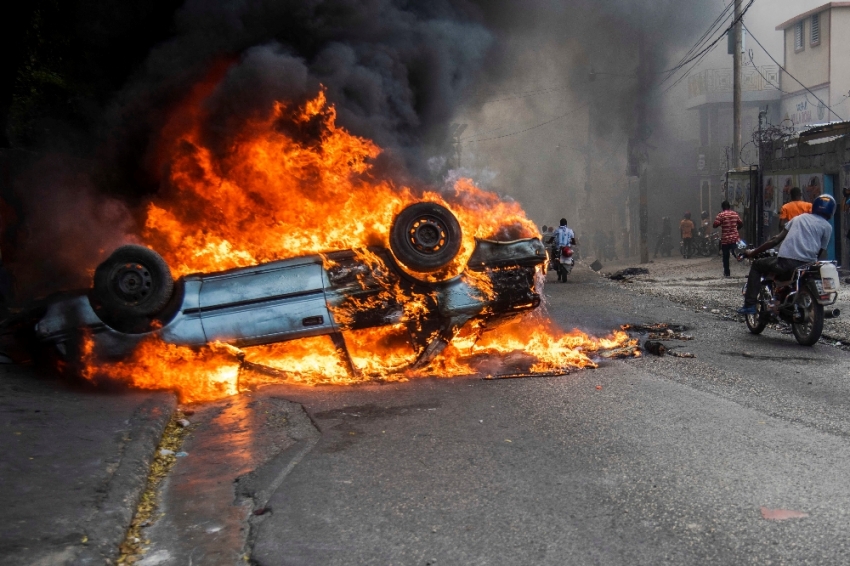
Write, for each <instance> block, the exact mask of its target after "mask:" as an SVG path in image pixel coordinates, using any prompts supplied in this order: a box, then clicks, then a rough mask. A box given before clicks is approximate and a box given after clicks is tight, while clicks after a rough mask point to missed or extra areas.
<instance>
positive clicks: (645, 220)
mask: <svg viewBox="0 0 850 566" xmlns="http://www.w3.org/2000/svg"><path fill="white" fill-rule="evenodd" d="M643 34H644V30H643V29H641V30H640V44H639V47H638V58H639V60H638V81H639V87H638V97H639V98H638V109H637V110H638V111H637V114H638V124H637V136H636V140H637V144H638V147H639V148H640V150H641V154H642V155H641V159H640V164H639V166H638V172H639V174H640V179H639V181H640V182H639V191H640V196H639V204H640V216H639V218H638V225H639V230H640V238H639V240H638V247H639V248H640V262H641V263H649V248H648V247H647V244H646V239H647V232H648V231H649V187H648V183H649V180H648V179H647V178H646V177H647V175H646V169H647V163H646V162H647V156H646V151H645V148H646V138H647V126H646V97H647V94H648V88H649V83H648V81H647V78H648V77H647V73H646V71H647V67H646V54H645V53H644V38H643Z"/></svg>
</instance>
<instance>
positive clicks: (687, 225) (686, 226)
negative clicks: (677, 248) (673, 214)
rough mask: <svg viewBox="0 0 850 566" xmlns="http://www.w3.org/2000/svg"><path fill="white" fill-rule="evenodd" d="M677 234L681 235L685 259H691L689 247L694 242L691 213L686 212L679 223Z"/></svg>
mask: <svg viewBox="0 0 850 566" xmlns="http://www.w3.org/2000/svg"><path fill="white" fill-rule="evenodd" d="M679 232H681V234H682V244H683V247H684V250H682V251H683V252H684V254H685V259H687V258H689V257H691V253H692V252H691V246H692V244H693V241H694V221H693V220H691V213H690V212H686V213H685V218H684V219H683V220H682V221H681V222H679Z"/></svg>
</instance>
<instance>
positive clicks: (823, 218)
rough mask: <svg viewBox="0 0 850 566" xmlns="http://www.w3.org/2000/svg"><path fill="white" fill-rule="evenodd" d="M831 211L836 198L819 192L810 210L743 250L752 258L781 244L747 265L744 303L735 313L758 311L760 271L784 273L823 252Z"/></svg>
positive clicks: (833, 210)
mask: <svg viewBox="0 0 850 566" xmlns="http://www.w3.org/2000/svg"><path fill="white" fill-rule="evenodd" d="M834 213H835V199H834V198H832V197H831V196H830V195H820V196H819V197H817V198H816V199H815V201H814V202H813V203H812V212H811V213H804V214H800V215H798V216H795V217H794V218H792V219H791V220H789V221H788V223H787V224H785V227H784V228H783V229H782V232H780V233H779V234H778V235H776V236H774V237H773V238H771V239H770V240H768V241H766V242H765V243H763V244H762V245H760V246H759V247H757V248H756V249H754V250H747V251H746V252H744V255H745V256H746V257H747V258H752V257H755V256H757V255H759V254H760V253H762V252H763V251H765V250H768V249H770V248H772V247H774V246H777V245H779V244H780V243H781V244H782V245H781V246H780V247H779V255H778V256H772V257H765V258H761V259H757V260H755V261H754V262H753V264H752V266H750V275H749V278H748V279H747V290H746V291H745V293H744V306H743V307H741V308H739V309H738V314H743V315H748V314H758V309H757V308H756V302H757V301H758V294H759V287H760V286H761V277H762V275H771V274H773V275H777V276H780V277H784V276H786V275H787V274H790V273H792V272H793V271H794V269H796V268H797V267H799V266H801V265H804V264H806V263H812V262H815V261H817V260H818V258H820V257H823V256H824V255H825V254H826V248H827V246H828V245H829V239H830V238H831V237H832V225H831V224H830V223H829V220H830V218H832V215H833V214H834Z"/></svg>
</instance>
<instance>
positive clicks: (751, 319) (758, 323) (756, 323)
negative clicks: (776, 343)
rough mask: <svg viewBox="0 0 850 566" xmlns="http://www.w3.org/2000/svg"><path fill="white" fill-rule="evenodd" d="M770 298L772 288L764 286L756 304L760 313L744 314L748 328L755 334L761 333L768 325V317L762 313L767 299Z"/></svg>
mask: <svg viewBox="0 0 850 566" xmlns="http://www.w3.org/2000/svg"><path fill="white" fill-rule="evenodd" d="M768 300H770V290H769V289H767V288H763V289H762V291H761V292H760V293H759V298H758V303H757V304H756V309H758V311H759V312H758V314H748V315H746V316H744V321H745V322H746V323H747V328H749V329H750V332H752V333H753V334H761V333H762V332H763V331H764V329H765V327H766V326H767V318H768V317H767V316H765V315H763V314H762V309H763V308H764V303H765V301H768Z"/></svg>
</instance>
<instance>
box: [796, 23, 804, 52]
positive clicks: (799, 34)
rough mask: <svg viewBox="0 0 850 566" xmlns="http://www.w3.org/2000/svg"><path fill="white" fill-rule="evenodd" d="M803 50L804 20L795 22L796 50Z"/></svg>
mask: <svg viewBox="0 0 850 566" xmlns="http://www.w3.org/2000/svg"><path fill="white" fill-rule="evenodd" d="M802 50H803V21H799V22H797V23H796V24H794V51H802Z"/></svg>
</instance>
